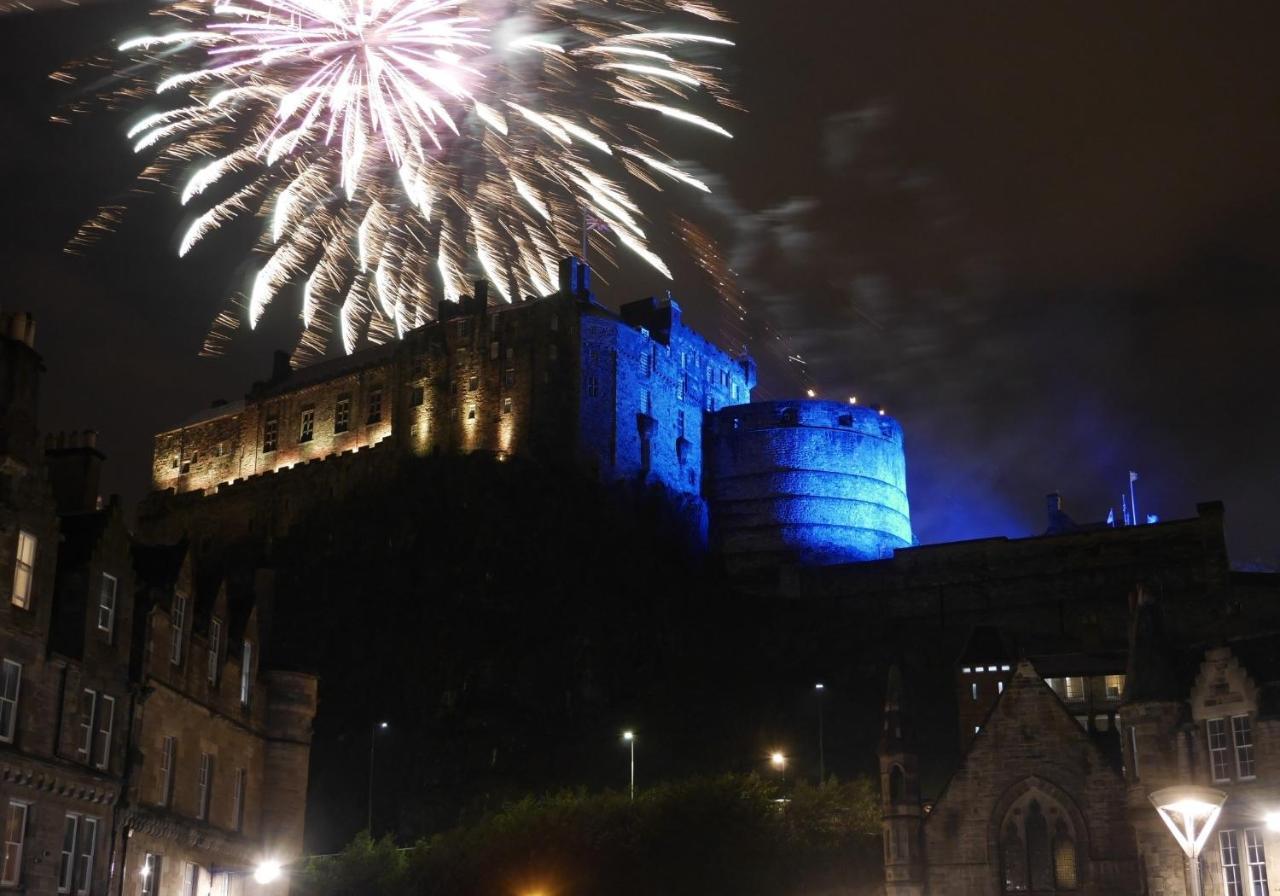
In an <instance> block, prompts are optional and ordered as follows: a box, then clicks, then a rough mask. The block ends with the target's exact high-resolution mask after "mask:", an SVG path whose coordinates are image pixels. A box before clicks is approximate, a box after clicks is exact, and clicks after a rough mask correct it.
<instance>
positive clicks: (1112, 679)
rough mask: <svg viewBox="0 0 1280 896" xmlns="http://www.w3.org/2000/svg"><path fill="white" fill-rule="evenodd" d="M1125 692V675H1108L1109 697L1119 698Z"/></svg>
mask: <svg viewBox="0 0 1280 896" xmlns="http://www.w3.org/2000/svg"><path fill="white" fill-rule="evenodd" d="M1123 694H1124V676H1123V675H1108V676H1107V699H1108V700H1119V699H1120V697H1121V695H1123Z"/></svg>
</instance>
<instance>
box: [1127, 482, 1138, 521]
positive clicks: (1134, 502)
mask: <svg viewBox="0 0 1280 896" xmlns="http://www.w3.org/2000/svg"><path fill="white" fill-rule="evenodd" d="M1137 480H1138V474H1137V473H1135V472H1133V470H1130V471H1129V509H1130V510H1132V511H1133V524H1134V525H1135V526H1136V525H1138V497H1137V494H1136V493H1135V492H1134V490H1133V484H1134V483H1135V482H1136V481H1137Z"/></svg>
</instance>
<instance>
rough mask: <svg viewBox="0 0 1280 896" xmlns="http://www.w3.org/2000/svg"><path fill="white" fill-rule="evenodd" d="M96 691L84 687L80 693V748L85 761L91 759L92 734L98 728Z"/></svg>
mask: <svg viewBox="0 0 1280 896" xmlns="http://www.w3.org/2000/svg"><path fill="white" fill-rule="evenodd" d="M97 724H98V692H97V691H93V690H90V689H89V688H85V689H84V691H83V692H82V693H81V694H80V749H79V751H78V752H79V753H80V756H81V758H82V759H84V761H85V762H89V761H91V760H92V759H93V736H94V733H95V732H96V731H97V730H98V729H97Z"/></svg>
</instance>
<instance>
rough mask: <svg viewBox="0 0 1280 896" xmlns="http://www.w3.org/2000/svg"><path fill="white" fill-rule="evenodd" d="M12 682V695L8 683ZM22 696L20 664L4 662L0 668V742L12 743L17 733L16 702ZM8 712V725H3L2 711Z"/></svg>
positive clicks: (11, 661) (12, 661)
mask: <svg viewBox="0 0 1280 896" xmlns="http://www.w3.org/2000/svg"><path fill="white" fill-rule="evenodd" d="M10 681H12V682H13V694H12V695H10V693H9V682H10ZM21 695H22V663H19V662H16V661H14V660H5V661H4V664H3V666H0V741H4V742H5V743H7V744H11V743H13V739H14V737H16V736H17V733H18V700H19V698H20V697H21ZM6 708H7V709H8V710H9V720H8V724H3V718H4V710H5V709H6Z"/></svg>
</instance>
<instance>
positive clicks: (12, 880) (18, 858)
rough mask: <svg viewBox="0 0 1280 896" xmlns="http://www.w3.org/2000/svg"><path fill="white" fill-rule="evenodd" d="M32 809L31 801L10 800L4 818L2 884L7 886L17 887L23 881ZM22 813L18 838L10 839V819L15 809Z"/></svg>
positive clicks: (1, 862)
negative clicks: (10, 859) (11, 856)
mask: <svg viewBox="0 0 1280 896" xmlns="http://www.w3.org/2000/svg"><path fill="white" fill-rule="evenodd" d="M30 809H31V804H30V803H24V802H22V801H21V800H9V807H8V810H7V811H6V813H5V818H4V856H3V858H2V859H0V885H3V886H6V887H16V886H17V885H18V884H20V883H22V853H23V851H24V849H25V847H26V843H27V823H28V820H29V818H28V815H29V812H30ZM15 810H16V811H19V812H21V813H22V820H21V822H19V824H18V839H17V840H10V839H9V819H10V818H11V817H12V816H13V813H14V811H15ZM10 847H13V849H12V855H13V857H14V860H13V867H12V868H10V867H9V856H10V854H11V850H10Z"/></svg>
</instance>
